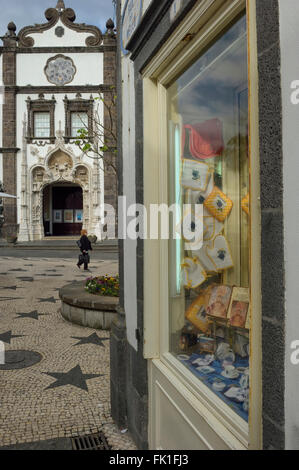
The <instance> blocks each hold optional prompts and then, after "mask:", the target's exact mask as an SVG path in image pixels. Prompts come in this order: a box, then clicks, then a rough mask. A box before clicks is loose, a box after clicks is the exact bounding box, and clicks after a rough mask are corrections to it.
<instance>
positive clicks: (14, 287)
mask: <svg viewBox="0 0 299 470" xmlns="http://www.w3.org/2000/svg"><path fill="white" fill-rule="evenodd" d="M1 289H4V290H5V289H10V290H17V289H22V287H17V286H8V287H1Z"/></svg>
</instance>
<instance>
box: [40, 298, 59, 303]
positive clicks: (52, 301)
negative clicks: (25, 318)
mask: <svg viewBox="0 0 299 470" xmlns="http://www.w3.org/2000/svg"><path fill="white" fill-rule="evenodd" d="M37 300H38V303H42V302H51V303H52V304H55V303H56V300H57V299H55V298H54V297H49V298H48V299H41V298H39V299H37Z"/></svg>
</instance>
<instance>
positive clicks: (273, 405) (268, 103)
mask: <svg viewBox="0 0 299 470" xmlns="http://www.w3.org/2000/svg"><path fill="white" fill-rule="evenodd" d="M257 46H258V72H259V131H260V177H261V219H262V220H261V222H262V240H261V258H262V329H263V331H262V341H263V343H262V350H263V356H262V368H263V447H264V449H284V447H285V429H284V367H285V364H284V358H285V307H284V298H285V279H284V243H283V179H282V97H281V76H280V33H279V5H278V0H267V1H262V2H261V1H257Z"/></svg>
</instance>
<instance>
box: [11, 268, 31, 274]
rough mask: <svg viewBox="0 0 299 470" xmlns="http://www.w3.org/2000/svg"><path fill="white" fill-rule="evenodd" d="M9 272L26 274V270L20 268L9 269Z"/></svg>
mask: <svg viewBox="0 0 299 470" xmlns="http://www.w3.org/2000/svg"><path fill="white" fill-rule="evenodd" d="M10 271H15V272H22V273H27V269H21V268H18V269H10V270H9V272H10Z"/></svg>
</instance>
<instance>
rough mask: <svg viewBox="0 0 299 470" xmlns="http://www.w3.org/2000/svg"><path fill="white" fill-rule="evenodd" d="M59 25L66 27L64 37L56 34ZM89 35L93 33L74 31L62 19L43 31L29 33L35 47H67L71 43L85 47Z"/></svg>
mask: <svg viewBox="0 0 299 470" xmlns="http://www.w3.org/2000/svg"><path fill="white" fill-rule="evenodd" d="M45 23H46V21H45ZM58 26H62V27H63V29H64V35H63V37H62V38H59V37H57V36H56V34H55V29H56V28H57V27H58ZM89 36H93V34H91V33H80V32H78V31H74V30H72V29H70V28H67V27H66V26H65V25H64V24H63V23H62V21H60V20H59V21H58V23H57V24H56V25H55V26H54V27H53V28H51V29H49V30H47V31H44V32H43V33H34V34H29V37H31V38H32V39H33V40H34V47H63V46H64V47H65V46H67V45H70V44H71V45H72V46H78V47H84V46H86V44H85V40H86V38H88V37H89Z"/></svg>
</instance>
